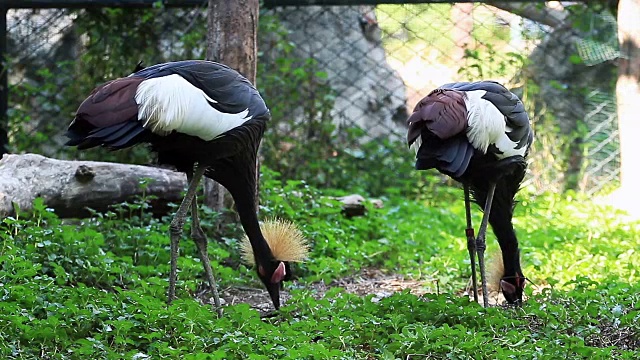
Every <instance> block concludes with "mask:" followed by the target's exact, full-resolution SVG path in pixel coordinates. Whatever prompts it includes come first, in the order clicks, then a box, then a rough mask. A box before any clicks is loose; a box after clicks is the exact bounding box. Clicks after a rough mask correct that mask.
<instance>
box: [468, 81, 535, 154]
mask: <svg viewBox="0 0 640 360" xmlns="http://www.w3.org/2000/svg"><path fill="white" fill-rule="evenodd" d="M466 94H467V98H466V99H465V104H466V106H467V122H468V124H469V128H467V138H468V139H469V142H470V143H471V145H472V146H473V147H474V148H476V149H478V150H480V151H482V152H483V153H485V154H486V153H487V149H488V148H489V145H491V144H493V145H495V147H496V148H498V150H500V151H501V152H502V154H496V156H497V157H498V158H499V159H504V158H507V157H510V156H515V155H520V156H524V153H525V151H526V149H525V147H524V146H523V147H522V148H520V149H516V146H517V145H518V144H517V143H516V142H514V141H512V140H511V139H509V137H508V136H507V134H506V133H507V132H511V131H513V129H511V128H510V127H508V126H507V125H506V121H505V117H504V115H502V113H501V112H500V110H498V108H496V107H495V106H493V104H492V103H491V102H490V101H488V100H485V99H483V98H482V96H484V94H486V91H484V90H473V91H466Z"/></svg>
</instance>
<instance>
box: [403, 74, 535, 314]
mask: <svg viewBox="0 0 640 360" xmlns="http://www.w3.org/2000/svg"><path fill="white" fill-rule="evenodd" d="M480 95H481V96H480ZM483 101H485V102H483ZM487 102H488V103H487ZM491 106H493V109H492V108H491ZM495 109H497V110H498V111H495ZM471 119H473V121H471ZM407 122H408V125H409V129H408V133H407V141H408V143H409V145H412V144H414V143H416V142H417V143H416V145H417V147H418V148H417V151H416V169H418V170H428V169H437V170H438V171H440V172H441V173H443V174H445V175H448V176H450V177H452V178H453V179H455V180H457V181H459V182H461V183H462V184H463V187H464V191H465V204H466V210H467V211H466V212H467V245H468V250H469V255H470V257H471V264H472V275H473V280H472V281H473V286H474V297H475V299H476V301H477V290H476V277H475V254H476V252H477V253H478V259H479V263H480V272H481V276H482V285H483V293H484V300H485V306H486V305H487V288H486V279H485V270H484V250H485V248H486V245H485V233H486V227H487V222H488V223H489V224H491V226H492V228H493V231H494V233H495V235H496V237H497V239H498V242H499V244H500V248H501V251H502V266H503V269H504V270H503V275H502V278H501V280H500V286H501V289H502V293H503V294H504V296H505V298H506V300H507V301H508V302H509V303H519V302H521V301H522V292H523V289H524V286H525V279H526V278H525V276H524V275H523V274H522V269H521V266H520V256H519V254H520V250H519V246H518V239H517V237H516V234H515V231H514V229H513V224H512V218H513V209H514V206H515V201H514V197H515V195H516V193H517V191H518V190H519V187H520V184H521V183H522V180H523V179H524V176H525V172H526V168H527V162H526V157H527V155H528V151H529V147H530V145H531V143H532V141H533V131H532V129H531V126H530V123H529V116H528V115H527V113H526V111H525V109H524V105H523V104H522V102H521V101H520V99H519V98H518V97H517V96H516V95H515V94H513V93H512V92H510V91H509V90H507V89H506V88H505V87H504V86H502V85H500V84H499V83H497V82H493V81H480V82H473V83H469V82H460V83H450V84H445V85H443V86H441V87H439V88H438V89H435V90H433V91H432V92H431V93H429V94H428V95H427V96H426V97H425V98H423V99H422V100H421V101H420V102H419V103H418V104H417V105H416V107H415V109H414V112H413V114H412V115H411V116H410V117H409V119H408V121H407ZM483 144H484V145H483ZM470 194H471V195H473V199H474V201H475V202H476V203H477V204H478V205H479V206H480V207H481V208H482V209H483V210H484V216H483V219H482V224H481V227H480V229H479V231H478V237H477V239H476V238H475V236H474V231H473V228H472V225H471V214H470V205H469V201H470Z"/></svg>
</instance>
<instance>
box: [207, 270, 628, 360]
mask: <svg viewBox="0 0 640 360" xmlns="http://www.w3.org/2000/svg"><path fill="white" fill-rule="evenodd" d="M296 285H297V284H296V283H295V282H294V283H293V284H287V285H286V286H285V289H284V290H282V291H281V293H280V295H281V296H280V297H281V301H282V302H283V303H286V302H287V300H289V299H290V298H291V295H290V294H289V292H288V291H287V290H286V289H287V287H288V286H296ZM305 287H306V288H307V289H310V290H311V291H312V293H314V296H315V297H316V298H322V297H323V296H324V295H325V293H326V292H327V291H328V290H329V289H331V288H334V287H341V288H343V289H344V290H345V291H346V292H348V293H352V294H356V295H359V296H367V295H371V294H373V295H374V297H373V301H378V300H380V299H382V298H384V297H387V296H391V295H393V293H395V292H399V291H404V290H406V289H408V290H409V291H410V292H411V293H412V294H415V295H423V294H425V293H427V289H430V288H433V283H431V282H429V283H427V282H425V281H419V280H414V279H407V278H405V277H403V276H401V275H398V274H388V273H385V272H383V271H380V270H378V269H364V270H362V271H361V272H360V273H359V274H357V275H354V276H351V277H347V278H343V279H340V280H337V281H334V282H332V283H330V284H328V285H327V284H324V283H322V282H319V283H314V284H311V285H305ZM538 291H541V289H538ZM489 294H490V297H489V305H490V306H506V305H505V302H504V298H503V297H502V295H501V294H499V293H498V292H496V291H490V292H489ZM457 295H459V296H471V290H470V289H469V288H467V289H463V290H461V291H459V292H458V293H457ZM195 296H196V297H197V298H198V299H199V300H200V302H202V303H203V304H210V305H211V304H213V298H212V297H211V294H210V293H209V292H208V288H206V287H204V286H203V287H202V288H200V289H198V291H197V292H196V294H195ZM220 297H221V300H222V303H223V305H233V304H238V303H247V304H249V305H250V306H251V307H252V308H254V309H256V310H258V311H259V312H260V314H261V316H263V317H271V316H273V315H274V311H273V305H272V304H271V300H270V299H269V294H268V293H267V292H266V291H265V290H264V289H262V288H253V287H228V288H223V289H220ZM479 301H480V303H482V294H480V298H479ZM525 317H527V316H526V315H525ZM528 320H529V322H530V328H531V331H532V332H535V331H536V330H535V329H536V328H540V327H542V326H544V324H542V323H541V322H540V319H538V318H535V317H530V318H528ZM598 328H599V330H600V331H599V333H598V334H597V335H591V336H589V337H588V338H587V339H585V343H587V344H589V345H590V346H595V347H608V346H615V347H618V348H620V349H624V350H634V349H640V338H639V336H638V334H637V333H636V332H634V331H633V330H632V329H629V328H620V327H617V326H614V325H613V324H611V323H609V322H607V321H600V322H599V323H598Z"/></svg>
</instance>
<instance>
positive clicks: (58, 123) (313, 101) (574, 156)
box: [7, 1, 619, 193]
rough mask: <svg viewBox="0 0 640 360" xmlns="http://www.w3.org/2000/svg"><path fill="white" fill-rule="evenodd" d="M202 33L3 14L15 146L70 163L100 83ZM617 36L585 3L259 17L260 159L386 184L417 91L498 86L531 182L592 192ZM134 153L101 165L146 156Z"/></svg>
mask: <svg viewBox="0 0 640 360" xmlns="http://www.w3.org/2000/svg"><path fill="white" fill-rule="evenodd" d="M203 3H204V2H203ZM269 3H270V4H274V3H276V4H277V1H270V2H269ZM563 4H565V5H563ZM205 23H206V8H205V7H204V6H203V7H196V8H172V9H169V8H167V9H163V8H156V9H151V10H123V9H107V8H103V9H91V10H77V9H76V10H71V9H46V10H44V9H43V10H30V9H28V10H10V11H9V14H8V18H7V26H8V32H9V42H8V44H9V46H8V47H9V58H8V64H9V82H10V99H9V108H10V110H9V121H10V124H9V125H10V127H9V136H10V143H11V146H12V149H13V150H14V151H26V152H39V153H43V154H45V155H50V156H56V157H68V156H70V155H69V154H70V153H68V152H65V151H64V150H63V146H62V143H63V142H64V139H63V138H62V136H61V133H62V132H63V130H64V129H65V127H66V125H67V124H68V122H69V120H70V119H71V118H72V114H73V112H74V111H75V109H76V108H77V106H78V104H79V103H80V102H81V101H82V99H83V98H84V96H86V95H87V94H88V93H89V91H90V90H91V89H92V88H93V87H94V86H95V85H96V84H98V83H100V82H103V81H105V80H108V79H110V78H113V77H118V76H125V75H128V74H129V73H130V72H131V71H132V70H133V68H134V67H135V64H136V63H137V62H138V61H139V60H144V62H145V63H146V64H152V63H157V62H162V61H171V60H181V59H186V58H203V57H204V46H205V41H204V39H205V28H206V26H205ZM616 39H617V37H616V24H615V20H614V19H613V17H612V16H611V15H609V14H608V13H599V12H595V11H592V10H591V9H589V8H587V7H586V6H584V5H583V4H581V3H559V2H550V3H542V2H536V3H511V2H503V3H494V5H493V6H491V5H487V4H483V3H451V4H443V3H438V4H428V3H424V4H409V5H389V4H383V5H378V6H369V5H361V6H273V7H269V8H263V9H262V11H261V20H260V28H259V64H258V80H257V84H258V87H259V89H260V90H261V92H262V93H263V95H264V97H265V99H266V100H267V102H268V104H269V106H270V107H271V109H272V113H273V115H274V121H273V122H272V125H271V127H270V128H269V130H268V133H267V135H266V138H265V142H264V144H263V152H264V153H263V156H264V157H265V162H264V163H265V164H266V165H267V166H269V167H271V168H273V169H276V170H277V171H279V172H281V173H282V174H283V177H284V178H310V177H313V178H314V179H315V180H316V182H317V183H321V184H323V185H327V186H340V185H341V182H340V181H337V180H336V179H338V178H340V177H341V176H343V177H344V176H345V175H340V174H345V173H346V174H347V175H346V177H349V178H352V179H353V178H356V177H357V176H358V175H357V174H354V173H353V172H355V171H361V170H362V169H363V168H364V169H365V170H367V169H368V170H371V171H373V170H375V169H372V168H371V166H372V165H371V164H377V165H379V167H378V168H377V170H378V171H379V175H378V176H380V175H383V174H388V173H389V171H390V170H391V171H393V170H394V168H393V167H394V166H395V165H397V164H398V162H405V163H407V164H411V162H412V157H411V154H410V153H409V152H408V149H407V148H406V146H405V144H404V143H403V142H402V139H403V138H404V134H405V125H404V122H405V120H406V118H407V116H408V113H409V112H410V111H411V109H412V108H413V106H414V105H415V103H416V102H417V101H418V100H419V99H420V98H421V97H423V96H424V95H426V93H428V92H429V91H430V90H432V89H433V88H435V87H437V86H440V85H442V84H444V83H447V82H453V81H474V80H480V79H493V80H498V81H500V82H502V83H504V84H505V85H507V86H508V87H510V88H512V89H513V91H514V92H516V93H518V94H519V95H520V96H521V98H522V99H523V101H524V102H525V105H526V107H527V109H528V111H529V113H530V115H531V117H532V121H533V123H534V129H535V131H536V142H535V144H534V148H533V150H532V152H531V166H530V176H529V177H528V182H529V184H531V185H533V186H535V187H536V188H537V189H540V190H549V191H559V190H562V189H565V188H576V189H580V190H583V191H587V192H590V193H593V192H596V191H598V190H600V189H602V188H604V187H606V186H607V185H608V184H611V182H615V181H617V178H618V175H619V148H618V134H617V118H616V106H615V98H614V95H615V92H614V89H615V80H616V69H615V64H614V63H613V61H615V59H616V58H617V56H618V55H619V54H618V53H617V40H616ZM136 151H137V152H135V151H134V152H127V153H121V154H116V155H109V156H113V157H114V158H113V159H114V160H117V161H136V162H144V160H141V158H144V156H146V155H145V154H144V152H143V150H136ZM399 153H400V154H401V155H399V156H401V158H400V160H397V161H396V160H390V159H395V156H396V155H398V154H399ZM71 156H78V154H76V153H73V155H71ZM80 156H89V157H91V156H92V155H91V154H89V155H85V154H83V155H80ZM104 156H105V155H104V154H101V155H100V157H102V158H104ZM96 157H97V156H96ZM372 159H373V160H374V161H373V162H371V161H369V162H367V161H365V160H372ZM319 162H323V163H324V164H325V165H326V167H323V166H322V165H319V164H318V163H319ZM354 164H360V165H358V166H355V165H354Z"/></svg>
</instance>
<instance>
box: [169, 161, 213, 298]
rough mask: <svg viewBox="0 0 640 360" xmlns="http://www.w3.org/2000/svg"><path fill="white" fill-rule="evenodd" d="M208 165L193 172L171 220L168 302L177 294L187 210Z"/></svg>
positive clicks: (199, 166)
mask: <svg viewBox="0 0 640 360" xmlns="http://www.w3.org/2000/svg"><path fill="white" fill-rule="evenodd" d="M205 169H206V166H201V165H198V167H197V168H196V171H195V173H194V174H193V179H191V181H190V182H189V188H188V189H187V194H186V195H185V196H184V199H182V203H181V204H180V206H179V207H178V211H176V214H175V215H174V216H173V220H171V225H170V226H169V233H170V235H171V272H170V273H169V294H168V296H167V304H171V301H173V299H174V298H175V296H176V279H177V277H178V251H179V245H180V237H181V236H182V228H183V226H184V222H185V219H186V217H187V212H188V211H189V209H190V208H191V201H192V200H193V197H194V196H195V194H196V189H197V188H198V183H200V179H202V175H204V171H205Z"/></svg>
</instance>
